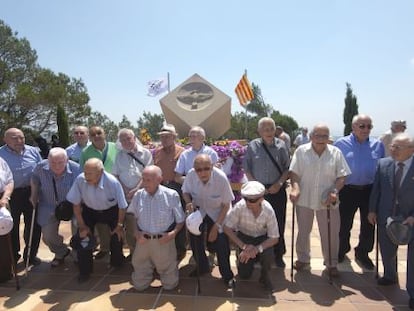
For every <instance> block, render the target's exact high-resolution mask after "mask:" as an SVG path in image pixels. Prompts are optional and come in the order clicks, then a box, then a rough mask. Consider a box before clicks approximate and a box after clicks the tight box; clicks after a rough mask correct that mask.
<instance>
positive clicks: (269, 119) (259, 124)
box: [257, 117, 276, 129]
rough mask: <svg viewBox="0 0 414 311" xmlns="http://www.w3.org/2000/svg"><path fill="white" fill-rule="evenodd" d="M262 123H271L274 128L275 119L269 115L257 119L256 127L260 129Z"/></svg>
mask: <svg viewBox="0 0 414 311" xmlns="http://www.w3.org/2000/svg"><path fill="white" fill-rule="evenodd" d="M264 123H271V124H272V126H273V128H274V129H276V123H275V120H273V119H272V118H269V117H263V118H261V119H260V120H259V122H258V123H257V128H258V129H260V128H261V127H262V126H263V124H264Z"/></svg>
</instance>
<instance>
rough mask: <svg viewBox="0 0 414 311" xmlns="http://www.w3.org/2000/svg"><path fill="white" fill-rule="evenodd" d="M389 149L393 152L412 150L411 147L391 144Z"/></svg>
mask: <svg viewBox="0 0 414 311" xmlns="http://www.w3.org/2000/svg"><path fill="white" fill-rule="evenodd" d="M390 148H391V149H394V150H405V149H408V148H413V146H405V145H396V144H392V145H390Z"/></svg>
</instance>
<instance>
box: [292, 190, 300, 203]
mask: <svg viewBox="0 0 414 311" xmlns="http://www.w3.org/2000/svg"><path fill="white" fill-rule="evenodd" d="M299 196H300V191H299V189H297V188H294V189H292V190H291V191H290V194H289V198H290V201H291V202H292V203H293V204H295V203H296V202H297V201H298V200H299Z"/></svg>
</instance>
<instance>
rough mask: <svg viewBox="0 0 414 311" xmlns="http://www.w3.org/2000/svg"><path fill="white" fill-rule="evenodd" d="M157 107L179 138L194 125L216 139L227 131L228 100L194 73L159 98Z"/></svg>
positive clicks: (229, 99)
mask: <svg viewBox="0 0 414 311" xmlns="http://www.w3.org/2000/svg"><path fill="white" fill-rule="evenodd" d="M160 104H161V109H162V111H163V113H164V116H165V120H166V121H167V123H171V124H174V126H175V128H176V130H177V132H178V135H179V136H180V137H181V138H183V137H186V136H187V135H188V131H189V129H190V128H191V127H192V126H196V125H198V126H201V127H202V128H204V130H205V131H206V134H207V136H208V137H211V138H218V137H220V136H221V135H223V134H224V133H225V132H227V131H228V129H229V128H230V120H231V98H230V97H229V96H227V95H226V94H224V93H223V92H222V91H220V90H219V89H218V88H216V87H215V86H214V85H212V84H211V83H210V82H208V81H207V80H205V79H203V78H202V77H200V76H199V75H198V74H194V75H193V76H191V77H190V78H189V79H187V80H186V81H184V82H183V83H181V84H180V85H179V86H177V87H176V88H175V89H174V90H172V91H171V92H170V93H168V94H167V95H165V96H164V97H163V98H161V99H160Z"/></svg>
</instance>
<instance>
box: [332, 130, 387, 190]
mask: <svg viewBox="0 0 414 311" xmlns="http://www.w3.org/2000/svg"><path fill="white" fill-rule="evenodd" d="M334 145H335V146H336V147H338V148H339V149H340V150H341V151H342V154H343V155H344V156H345V159H346V162H347V163H348V166H349V168H350V169H351V172H352V173H351V175H348V176H347V177H346V180H345V184H346V185H360V186H363V185H369V184H372V183H373V182H374V177H375V170H376V168H377V163H378V160H379V159H381V158H383V157H384V156H385V149H384V144H383V143H382V142H381V141H380V140H378V139H376V138H372V137H369V138H368V139H367V140H366V141H364V142H362V143H360V142H359V141H358V140H357V138H356V137H355V135H354V133H351V134H350V135H348V136H345V137H342V138H339V139H338V140H337V141H336V142H335V143H334Z"/></svg>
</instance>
